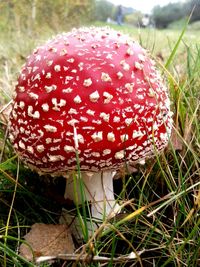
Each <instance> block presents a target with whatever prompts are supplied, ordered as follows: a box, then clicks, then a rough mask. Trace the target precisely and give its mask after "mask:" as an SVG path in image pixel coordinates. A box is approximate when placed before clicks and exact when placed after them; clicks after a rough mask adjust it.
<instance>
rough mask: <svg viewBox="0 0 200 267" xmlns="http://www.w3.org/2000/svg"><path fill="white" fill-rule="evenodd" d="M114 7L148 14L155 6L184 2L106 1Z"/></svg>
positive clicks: (174, 0) (182, 0)
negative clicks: (118, 6) (124, 7)
mask: <svg viewBox="0 0 200 267" xmlns="http://www.w3.org/2000/svg"><path fill="white" fill-rule="evenodd" d="M108 1H109V2H111V3H113V4H115V5H120V4H121V5H123V6H126V7H133V8H134V9H137V10H140V11H141V12H142V13H150V12H151V10H152V8H153V7H154V6H156V5H160V6H164V5H167V4H169V3H170V2H171V3H175V2H184V0H108Z"/></svg>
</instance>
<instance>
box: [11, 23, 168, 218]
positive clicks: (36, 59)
mask: <svg viewBox="0 0 200 267" xmlns="http://www.w3.org/2000/svg"><path fill="white" fill-rule="evenodd" d="M9 128H10V129H9V131H10V140H11V142H12V144H13V146H14V148H15V150H16V152H17V153H18V154H19V156H20V158H21V160H22V161H23V162H24V163H25V164H26V165H28V166H29V167H30V168H32V169H33V170H36V171H37V172H38V173H39V174H50V175H53V176H59V175H61V174H63V175H65V174H66V173H68V176H69V177H68V180H67V186H66V193H65V197H66V198H67V197H68V198H70V199H72V200H76V201H77V202H78V203H79V202H81V196H80V192H78V199H77V198H75V197H74V187H73V181H72V180H73V175H72V174H73V173H75V172H76V171H77V155H78V159H79V168H80V171H81V177H82V181H83V183H84V185H85V192H86V193H85V196H86V198H87V199H88V200H89V201H90V202H91V206H92V216H93V217H95V218H101V219H102V218H103V216H104V215H109V214H110V215H114V214H116V213H117V212H118V211H119V210H120V206H119V205H118V204H116V201H115V198H114V194H113V181H112V178H113V176H114V174H115V172H116V171H117V170H119V169H120V168H122V167H123V166H125V165H126V164H128V165H134V164H135V163H137V162H144V160H145V159H146V158H149V157H152V156H154V155H155V153H157V152H159V151H161V150H162V149H163V148H164V147H165V146H166V145H167V143H168V140H169V137H170V133H171V129H172V112H171V111H170V101H169V96H168V90H167V87H166V85H165V82H164V81H163V79H162V77H161V75H160V73H159V71H158V69H157V68H156V66H155V62H154V61H153V60H152V58H151V57H150V55H149V54H148V52H147V51H146V50H144V49H143V48H142V47H141V46H140V45H139V44H138V43H137V42H134V41H133V40H132V39H131V38H130V37H129V36H127V35H124V34H122V33H119V32H117V31H115V30H112V29H110V28H96V27H91V28H80V29H73V30H72V31H71V32H69V33H63V34H60V35H57V36H56V37H55V38H53V39H51V40H50V41H48V42H47V43H46V44H44V45H42V46H40V47H38V48H37V49H36V50H35V51H34V52H33V54H32V55H30V56H29V57H28V59H27V62H26V64H25V65H24V66H23V67H22V70H21V73H20V75H19V78H18V84H17V86H16V92H15V96H14V104H13V109H12V112H11V115H10V123H9ZM77 190H78V189H77Z"/></svg>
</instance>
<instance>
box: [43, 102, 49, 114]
mask: <svg viewBox="0 0 200 267" xmlns="http://www.w3.org/2000/svg"><path fill="white" fill-rule="evenodd" d="M42 109H43V111H44V112H47V111H49V105H48V104H47V103H45V104H42Z"/></svg>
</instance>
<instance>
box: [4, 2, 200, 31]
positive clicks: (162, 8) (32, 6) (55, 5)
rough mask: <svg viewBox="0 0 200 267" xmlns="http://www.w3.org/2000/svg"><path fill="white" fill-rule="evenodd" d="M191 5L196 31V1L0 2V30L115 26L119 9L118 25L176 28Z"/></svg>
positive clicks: (199, 11) (199, 14) (199, 24)
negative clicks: (119, 18) (94, 24)
mask: <svg viewBox="0 0 200 267" xmlns="http://www.w3.org/2000/svg"><path fill="white" fill-rule="evenodd" d="M120 5H121V6H120ZM194 6H195V10H194V12H193V14H192V17H191V20H190V24H191V25H190V26H191V27H192V29H195V30H200V1H199V0H187V1H183V0H182V1H181V0H179V1H172V0H171V1H169V0H161V1H157V0H151V1H144V0H136V1H127V0H124V1H120V0H117V1H115V0H110V1H108V0H56V1H54V0H42V1H41V0H20V1H17V0H1V1H0V30H1V31H3V30H6V31H8V30H11V31H15V32H16V33H18V34H19V33H20V32H23V31H25V32H26V33H27V34H29V35H32V33H34V34H41V32H42V31H44V29H46V30H47V29H48V28H49V29H51V30H52V31H54V32H58V31H61V30H64V31H66V30H69V28H71V27H74V26H75V27H78V26H80V25H83V24H86V23H94V22H96V21H100V22H107V23H110V24H115V23H117V22H118V21H117V17H118V15H119V8H121V11H120V12H121V16H122V18H121V21H120V22H121V23H120V24H122V25H131V26H135V27H156V28H159V29H162V28H180V27H181V26H182V25H183V23H184V20H185V18H186V17H187V16H188V15H189V14H190V13H191V11H192V9H193V7H194ZM118 23H119V22H118Z"/></svg>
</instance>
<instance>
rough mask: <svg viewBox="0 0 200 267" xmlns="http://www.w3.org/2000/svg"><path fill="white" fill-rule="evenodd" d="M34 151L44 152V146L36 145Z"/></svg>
mask: <svg viewBox="0 0 200 267" xmlns="http://www.w3.org/2000/svg"><path fill="white" fill-rule="evenodd" d="M36 149H37V151H38V152H39V153H42V152H44V146H43V145H38V146H37V147H36Z"/></svg>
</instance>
